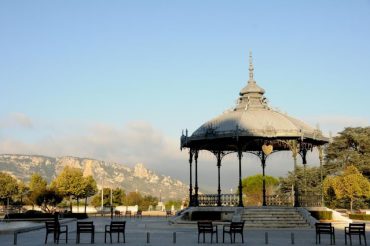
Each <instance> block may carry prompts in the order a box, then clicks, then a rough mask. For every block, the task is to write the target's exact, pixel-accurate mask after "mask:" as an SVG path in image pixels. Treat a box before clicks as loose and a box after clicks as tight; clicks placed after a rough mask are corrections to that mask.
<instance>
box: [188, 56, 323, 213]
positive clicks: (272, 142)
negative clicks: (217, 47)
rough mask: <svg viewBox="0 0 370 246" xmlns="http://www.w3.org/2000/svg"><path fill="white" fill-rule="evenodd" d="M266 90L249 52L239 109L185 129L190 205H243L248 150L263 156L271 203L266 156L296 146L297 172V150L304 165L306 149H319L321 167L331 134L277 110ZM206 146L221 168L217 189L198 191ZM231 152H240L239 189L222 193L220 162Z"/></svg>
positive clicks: (294, 199)
mask: <svg viewBox="0 0 370 246" xmlns="http://www.w3.org/2000/svg"><path fill="white" fill-rule="evenodd" d="M264 94H265V90H264V89H262V88H261V87H259V86H258V85H257V83H256V81H255V80H254V67H253V63H252V55H251V54H250V62H249V80H248V83H247V85H246V86H245V87H244V88H243V89H242V90H241V91H240V93H239V95H240V96H239V99H238V101H237V104H236V106H235V108H233V109H232V110H229V111H226V112H225V113H223V114H221V115H220V116H218V117H216V118H214V119H212V120H210V121H208V122H206V123H204V124H203V125H202V126H200V127H199V128H198V129H197V130H196V131H195V132H194V133H193V134H191V135H190V136H188V131H187V130H186V132H185V133H183V134H182V136H181V149H184V148H186V149H188V150H189V168H190V175H189V176H190V182H189V205H190V206H193V207H197V206H238V207H243V194H242V157H243V155H245V154H253V155H256V156H258V157H259V159H260V161H261V165H262V175H263V203H262V205H263V206H266V205H269V204H270V203H269V202H268V197H267V196H266V182H265V167H266V161H267V159H268V158H269V157H270V156H271V155H272V154H273V153H275V152H279V151H291V153H292V157H293V160H294V174H296V170H297V157H298V155H300V156H301V158H302V163H303V164H304V165H305V164H306V163H307V161H306V154H307V152H308V151H311V150H312V149H313V148H317V149H318V151H319V159H320V166H321V167H322V161H323V148H322V146H323V145H324V144H326V143H328V138H327V137H324V136H323V134H322V133H321V131H320V130H319V129H315V128H313V127H311V126H309V125H307V124H306V123H304V122H302V121H300V120H298V119H295V118H293V117H291V116H289V115H287V114H284V113H281V112H279V111H277V110H274V109H272V108H271V107H270V106H269V105H268V103H267V100H266V98H265V97H264ZM201 151H209V152H211V153H213V154H214V156H215V157H216V160H217V173H218V187H217V193H216V194H200V193H199V186H198V155H199V154H200V153H201ZM230 153H236V154H237V157H238V167H239V168H238V172H239V180H238V184H239V185H238V192H237V193H236V194H223V193H222V190H221V184H220V176H221V164H222V159H223V157H224V156H226V155H228V154H230ZM193 169H194V175H193ZM193 177H194V183H193ZM295 180H296V181H295V185H294V189H293V190H294V192H292V193H293V194H294V195H293V196H292V205H294V206H296V207H298V206H300V205H301V201H302V199H301V198H300V195H299V187H297V178H295ZM193 185H194V186H193ZM321 199H322V197H321Z"/></svg>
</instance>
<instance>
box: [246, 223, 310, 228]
mask: <svg viewBox="0 0 370 246" xmlns="http://www.w3.org/2000/svg"><path fill="white" fill-rule="evenodd" d="M244 226H245V227H246V228H310V226H309V225H307V224H299V225H293V224H244Z"/></svg>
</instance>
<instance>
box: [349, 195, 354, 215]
mask: <svg viewBox="0 0 370 246" xmlns="http://www.w3.org/2000/svg"><path fill="white" fill-rule="evenodd" d="M349 204H350V208H351V213H352V212H353V211H352V206H353V198H351V200H350V202H349Z"/></svg>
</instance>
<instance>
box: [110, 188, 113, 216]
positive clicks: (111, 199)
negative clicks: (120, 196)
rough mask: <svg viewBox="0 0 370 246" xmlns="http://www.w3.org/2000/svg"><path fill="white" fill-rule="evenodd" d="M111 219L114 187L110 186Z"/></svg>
mask: <svg viewBox="0 0 370 246" xmlns="http://www.w3.org/2000/svg"><path fill="white" fill-rule="evenodd" d="M110 219H111V220H112V219H113V192H112V187H111V188H110Z"/></svg>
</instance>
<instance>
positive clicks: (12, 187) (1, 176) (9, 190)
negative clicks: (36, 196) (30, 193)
mask: <svg viewBox="0 0 370 246" xmlns="http://www.w3.org/2000/svg"><path fill="white" fill-rule="evenodd" d="M0 187H1V189H0V200H1V201H2V202H3V204H7V200H8V201H9V200H10V199H11V198H12V196H13V195H15V194H17V193H18V181H17V180H16V179H15V178H13V177H12V176H10V175H9V174H7V173H5V172H0Z"/></svg>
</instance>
